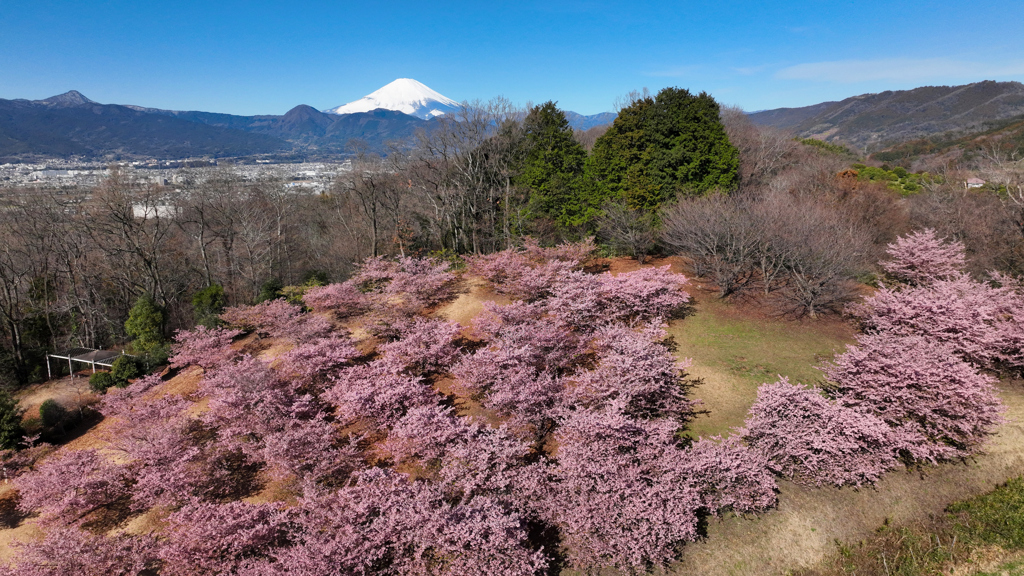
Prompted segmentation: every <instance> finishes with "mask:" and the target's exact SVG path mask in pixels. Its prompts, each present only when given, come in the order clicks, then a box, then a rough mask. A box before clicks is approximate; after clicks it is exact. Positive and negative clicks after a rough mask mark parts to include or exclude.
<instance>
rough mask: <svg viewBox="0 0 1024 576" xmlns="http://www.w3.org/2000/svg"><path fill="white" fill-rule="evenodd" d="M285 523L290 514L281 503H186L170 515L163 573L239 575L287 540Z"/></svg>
mask: <svg viewBox="0 0 1024 576" xmlns="http://www.w3.org/2000/svg"><path fill="white" fill-rule="evenodd" d="M287 521H288V513H287V512H284V511H282V510H280V507H279V505H278V504H249V503H246V502H241V501H236V502H228V503H225V504H214V503H210V502H197V503H190V504H187V505H186V506H184V507H182V508H181V509H180V510H177V511H175V512H174V513H172V514H171V515H170V516H169V517H168V518H167V524H168V527H167V529H166V530H165V531H164V534H165V537H166V541H165V542H164V543H162V545H161V546H160V548H159V555H160V559H161V560H162V561H163V569H162V570H161V571H160V574H161V576H205V575H207V574H235V573H237V571H238V570H239V568H241V567H243V566H246V565H251V564H252V563H254V560H255V559H257V558H260V557H266V556H267V555H268V554H269V553H271V552H272V551H273V549H274V548H275V546H277V545H279V544H280V543H281V542H282V541H283V539H284V537H285V536H286V535H287V530H286V522H287Z"/></svg>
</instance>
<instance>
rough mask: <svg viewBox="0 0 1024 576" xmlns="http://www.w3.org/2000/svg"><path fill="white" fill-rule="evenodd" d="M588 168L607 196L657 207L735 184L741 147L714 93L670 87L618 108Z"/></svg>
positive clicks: (642, 205) (631, 204) (631, 203)
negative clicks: (732, 136)
mask: <svg viewBox="0 0 1024 576" xmlns="http://www.w3.org/2000/svg"><path fill="white" fill-rule="evenodd" d="M587 168H588V172H589V174H590V175H591V176H592V177H593V178H594V179H595V180H597V182H598V183H599V185H600V186H601V187H602V188H603V189H604V193H605V196H606V197H616V198H622V199H624V200H626V201H627V202H628V203H629V204H630V206H632V207H634V208H642V209H646V210H654V209H656V208H657V207H658V206H660V205H661V204H662V203H664V202H666V201H668V200H671V199H673V198H674V197H676V196H677V195H679V194H686V195H703V194H705V193H707V192H709V191H711V190H716V189H718V190H731V189H733V188H735V187H736V184H737V182H738V177H737V170H738V169H739V152H738V151H737V150H736V148H735V147H734V146H733V145H732V144H731V143H730V142H729V138H728V136H727V135H726V133H725V128H724V127H723V126H722V121H721V119H720V118H719V106H718V103H717V102H715V99H714V98H712V97H711V96H709V95H708V94H707V93H705V92H701V93H700V94H699V95H697V96H694V95H693V94H690V92H689V91H687V90H684V89H681V88H665V89H664V90H662V91H661V92H659V93H658V95H657V96H656V97H654V98H651V97H649V96H648V97H644V98H638V99H636V100H634V101H633V103H632V104H630V105H629V106H627V107H626V108H623V109H622V110H621V111H620V112H619V116H618V117H617V118H616V119H615V122H614V123H613V124H612V127H611V128H610V129H609V130H608V132H606V133H605V134H604V135H603V136H601V137H600V138H598V140H597V142H596V143H595V144H594V151H593V154H592V155H591V157H590V159H589V162H588V166H587Z"/></svg>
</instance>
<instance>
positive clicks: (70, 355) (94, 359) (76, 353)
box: [46, 348, 127, 379]
mask: <svg viewBox="0 0 1024 576" xmlns="http://www.w3.org/2000/svg"><path fill="white" fill-rule="evenodd" d="M118 356H127V354H125V353H124V352H123V351H122V352H116V351H114V350H97V349H95V348H71V349H69V350H67V351H64V352H61V353H59V354H47V355H46V376H47V377H48V378H51V379H52V378H53V372H52V371H50V358H54V359H56V360H67V361H68V370H69V371H70V372H71V377H72V378H74V377H75V366H74V363H75V362H81V363H83V364H89V365H90V366H92V371H93V373H94V374H95V373H96V367H97V366H102V367H104V368H110V367H112V366H113V365H114V360H116V359H117V358H118Z"/></svg>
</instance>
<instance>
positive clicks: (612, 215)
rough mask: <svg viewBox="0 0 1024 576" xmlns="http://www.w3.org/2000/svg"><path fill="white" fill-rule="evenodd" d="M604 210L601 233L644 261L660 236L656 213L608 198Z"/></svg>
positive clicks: (615, 245)
mask: <svg viewBox="0 0 1024 576" xmlns="http://www.w3.org/2000/svg"><path fill="white" fill-rule="evenodd" d="M602 211H603V213H602V214H601V216H600V217H598V219H597V227H598V232H599V235H600V237H601V238H602V239H603V240H605V241H606V242H607V243H608V244H609V245H611V246H612V247H613V248H614V249H615V250H616V251H618V252H620V253H624V254H629V255H630V256H632V257H633V258H636V259H637V260H638V261H639V262H640V263H641V264H643V263H644V261H645V260H647V255H648V254H650V253H651V251H652V250H653V249H654V243H655V240H657V238H658V229H657V225H656V218H655V216H654V214H651V213H648V212H645V211H643V210H637V209H634V208H630V207H629V206H627V205H626V203H624V202H607V203H605V205H604V206H602Z"/></svg>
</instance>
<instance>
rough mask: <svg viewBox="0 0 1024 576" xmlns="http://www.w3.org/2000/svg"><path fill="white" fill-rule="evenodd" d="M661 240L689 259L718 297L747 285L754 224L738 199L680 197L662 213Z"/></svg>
mask: <svg viewBox="0 0 1024 576" xmlns="http://www.w3.org/2000/svg"><path fill="white" fill-rule="evenodd" d="M662 222H663V230H662V236H661V238H662V241H663V242H664V243H665V244H667V245H668V246H669V247H671V248H673V249H675V250H678V251H680V252H683V253H685V254H687V255H689V256H690V257H691V258H692V259H693V263H694V271H695V273H696V274H697V275H698V276H707V277H709V278H710V279H711V281H712V282H714V283H715V285H716V286H717V287H718V295H719V296H720V297H722V298H724V297H726V296H729V295H731V294H734V293H736V292H737V291H739V290H741V289H742V288H743V287H744V286H746V285H748V284H749V282H750V280H751V277H752V272H753V262H754V254H755V253H754V250H755V247H756V243H757V237H756V234H755V228H754V226H753V223H752V222H751V219H750V217H749V214H748V213H747V211H746V209H745V208H744V207H742V206H740V202H739V201H738V200H737V199H736V198H734V197H730V196H727V195H725V194H713V195H711V196H707V197H700V198H688V199H682V200H679V201H678V202H676V203H675V204H673V205H671V206H669V207H668V208H666V209H665V210H664V211H663V213H662Z"/></svg>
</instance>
